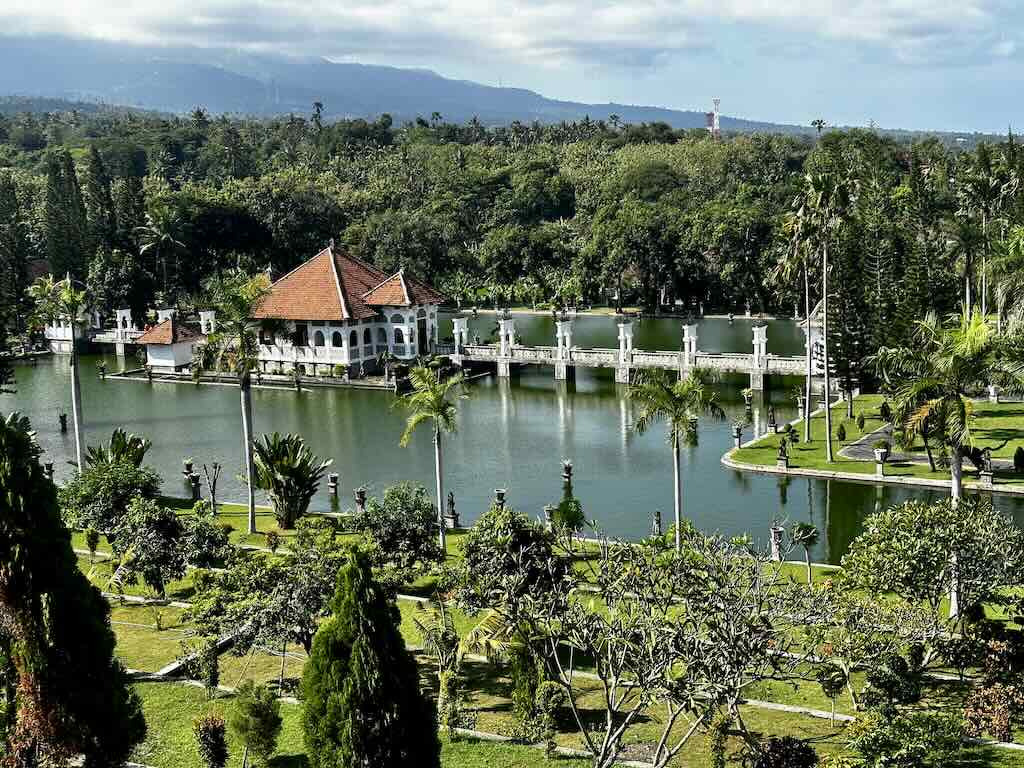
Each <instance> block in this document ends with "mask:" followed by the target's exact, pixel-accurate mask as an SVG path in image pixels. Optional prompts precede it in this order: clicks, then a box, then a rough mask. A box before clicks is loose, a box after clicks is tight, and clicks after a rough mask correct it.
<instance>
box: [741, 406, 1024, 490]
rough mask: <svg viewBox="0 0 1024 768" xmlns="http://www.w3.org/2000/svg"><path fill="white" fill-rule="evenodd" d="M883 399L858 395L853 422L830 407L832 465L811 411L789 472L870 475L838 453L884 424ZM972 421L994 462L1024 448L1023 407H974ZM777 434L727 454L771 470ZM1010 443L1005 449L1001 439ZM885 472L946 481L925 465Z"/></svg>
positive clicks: (1008, 477) (1022, 480)
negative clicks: (840, 435) (841, 435)
mask: <svg viewBox="0 0 1024 768" xmlns="http://www.w3.org/2000/svg"><path fill="white" fill-rule="evenodd" d="M882 401H883V397H882V396H881V395H861V396H859V397H857V398H856V399H855V400H854V402H853V418H852V419H850V418H847V415H846V405H845V404H843V403H840V404H838V405H835V406H833V408H832V434H833V443H832V444H833V452H834V458H835V461H833V462H831V463H830V462H829V461H828V460H827V459H826V457H825V414H824V413H816V414H814V415H813V416H812V417H811V442H810V443H805V442H803V434H804V426H803V422H802V421H800V422H798V423H797V424H796V430H797V434H798V435H799V436H800V440H801V442H799V443H797V444H796V445H792V446H790V449H789V457H790V461H789V466H790V468H791V469H795V470H801V469H809V470H817V471H821V472H847V473H851V474H857V475H865V476H867V477H874V475H875V462H874V461H858V460H855V459H850V458H846V457H844V456H841V455H840V451H841V450H842V449H843V448H845V447H847V446H849V445H852V444H853V443H855V442H857V441H858V440H860V439H861V438H862V437H863V436H865V435H867V434H870V433H871V432H874V431H876V430H878V429H880V428H881V427H883V426H884V425H885V424H884V422H883V420H882V417H881V416H880V415H879V407H880V406H881V404H882ZM974 413H975V417H976V420H975V423H974V425H973V430H974V435H975V440H976V444H977V446H978V447H979V448H982V449H984V448H986V447H989V448H992V449H993V450H992V455H993V457H995V458H1002V459H1012V458H1013V453H1014V451H1015V450H1016V448H1017V446H1019V445H1022V446H1024V404H1022V403H988V402H979V403H976V404H975V411H974ZM859 414H863V415H864V422H865V423H864V430H863V432H862V431H861V430H860V429H858V427H857V417H858V415H859ZM840 424H843V425H844V427H845V429H846V440H843V441H840V440H838V439H836V438H835V435H836V431H837V430H838V428H839V425H840ZM780 439H781V436H780V435H773V434H769V435H765V436H764V437H761V438H760V439H758V440H756V441H754V442H752V443H750V444H748V445H745V446H743V447H742V448H738V449H734V450H732V451H730V453H729V454H728V456H729V458H730V459H732V460H733V461H736V462H740V463H742V464H750V465H753V466H763V467H773V468H774V467H775V462H776V458H777V455H778V447H779V440H780ZM1006 440H1009V442H1008V443H1006V445H1003V443H1004V441H1006ZM911 453H913V454H914V455H915V456H920V457H922V458H924V457H925V451H924V445H923V444H921V443H920V442H918V443H917V444H915V445H914V446H913V448H912V449H911ZM885 474H886V476H887V477H889V478H923V479H928V480H949V472H948V470H943V469H941V468H940V469H938V471H936V472H932V471H931V469H930V468H929V466H928V464H927V463H923V464H920V463H916V462H909V461H902V462H892V463H888V464H886V465H885ZM964 477H965V479H966V480H968V481H973V480H975V479H976V473H975V472H974V470H973V467H972V465H971V464H970V463H969V462H965V464H964ZM995 481H996V483H997V484H1001V485H1009V486H1012V487H1017V488H1024V474H1020V473H1014V472H1012V471H997V472H996V474H995Z"/></svg>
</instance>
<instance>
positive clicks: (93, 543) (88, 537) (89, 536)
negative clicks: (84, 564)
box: [85, 527, 100, 562]
mask: <svg viewBox="0 0 1024 768" xmlns="http://www.w3.org/2000/svg"><path fill="white" fill-rule="evenodd" d="M99 545H100V532H99V531H97V530H96V529H95V528H92V527H89V528H86V529H85V546H86V547H88V548H89V562H92V559H93V558H94V557H96V548H97V547H98V546H99Z"/></svg>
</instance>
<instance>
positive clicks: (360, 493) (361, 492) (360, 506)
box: [352, 488, 366, 514]
mask: <svg viewBox="0 0 1024 768" xmlns="http://www.w3.org/2000/svg"><path fill="white" fill-rule="evenodd" d="M352 496H353V498H355V500H356V512H359V513H360V514H362V513H363V512H365V511H366V489H365V488H356V489H354V490H353V491H352Z"/></svg>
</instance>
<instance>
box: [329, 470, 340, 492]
mask: <svg viewBox="0 0 1024 768" xmlns="http://www.w3.org/2000/svg"><path fill="white" fill-rule="evenodd" d="M327 492H328V493H329V494H331V496H337V495H338V473H337V472H331V473H330V474H329V475H327Z"/></svg>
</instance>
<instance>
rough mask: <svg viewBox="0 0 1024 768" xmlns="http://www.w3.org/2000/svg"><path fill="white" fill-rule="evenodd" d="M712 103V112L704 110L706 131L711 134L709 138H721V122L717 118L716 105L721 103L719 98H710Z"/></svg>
mask: <svg viewBox="0 0 1024 768" xmlns="http://www.w3.org/2000/svg"><path fill="white" fill-rule="evenodd" d="M711 101H712V103H713V104H714V105H715V111H714V112H706V113H705V116H706V117H707V127H708V133H710V134H711V138H713V139H720V138H722V123H721V120H720V119H719V117H720V116H719V112H718V106H719V104H721V103H722V100H721V99H712V100H711Z"/></svg>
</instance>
